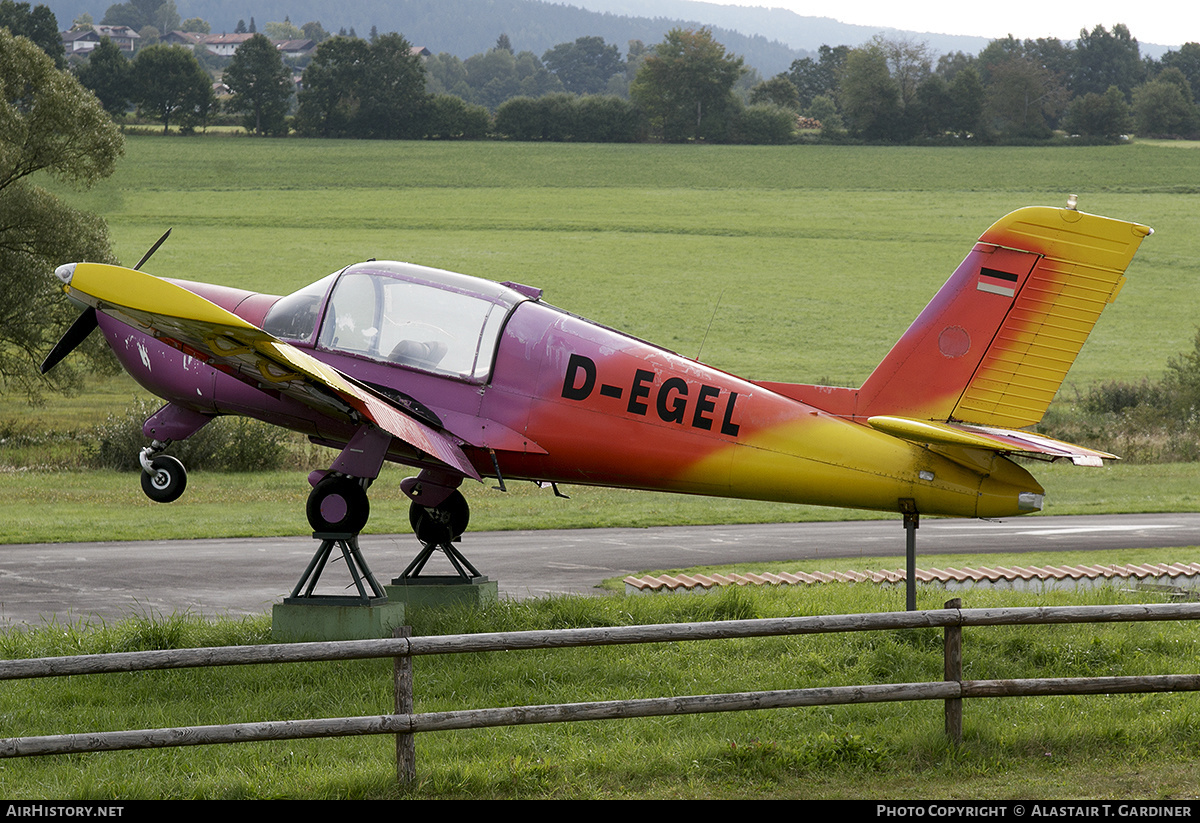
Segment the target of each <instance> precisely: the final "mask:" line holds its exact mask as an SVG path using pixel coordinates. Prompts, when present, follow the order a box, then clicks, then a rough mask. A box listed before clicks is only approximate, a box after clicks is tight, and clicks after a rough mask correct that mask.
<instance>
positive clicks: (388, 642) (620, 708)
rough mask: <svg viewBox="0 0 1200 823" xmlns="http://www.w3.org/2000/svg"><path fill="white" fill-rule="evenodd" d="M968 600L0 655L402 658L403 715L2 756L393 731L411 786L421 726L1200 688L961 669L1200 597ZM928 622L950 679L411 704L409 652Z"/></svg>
mask: <svg viewBox="0 0 1200 823" xmlns="http://www.w3.org/2000/svg"><path fill="white" fill-rule="evenodd" d="M960 606H961V602H960V601H959V600H957V599H955V600H951V601H949V602H947V603H946V607H945V608H944V609H938V610H930V611H904V612H886V613H877V614H851V615H828V616H814V617H786V618H771V619H763V620H728V621H715V622H708V623H672V624H664V625H656V626H620V627H608V628H593V629H558V630H547V631H527V632H496V633H486V634H466V635H443V636H435V637H411V636H409V635H408V633H407V630H401V631H400V632H399V633H398V634H399V636H397V637H393V638H384V639H380V640H346V641H338V642H328V643H290V644H277V645H263V646H229V647H218V648H205V649H177V650H166V651H150V652H127V653H118V654H100V655H77V656H71V657H46V658H37V659H31V660H5V661H0V680H15V679H23V678H34V677H62V676H67V675H84V674H105V673H115V672H134V671H149V670H155V669H180V668H196V667H208V666H238V665H246V664H274V663H299V662H316V661H329V660H356V659H367V658H381V657H391V658H394V661H395V662H394V679H395V695H396V698H395V713H393V714H389V715H381V716H373V717H341V718H325V719H308V720H281V721H266V722H258V723H235V724H226V725H214V726H192V727H187V728H169V729H140V730H132V731H114V732H89V733H84V734H66V735H48V736H42V737H13V738H5V739H0V757H24V756H30V755H50V754H68V753H76V752H98V751H114V750H118V749H151V748H162V747H167V746H198V745H206V744H214V743H245V742H250V741H261V740H290V739H299V738H312V737H341V736H349V735H362V734H394V735H396V773H397V776H398V778H399V779H400V780H401V781H405V782H407V781H411V780H413V779H414V777H415V772H416V754H415V739H414V735H416V734H418V733H421V732H432V731H446V730H450V729H478V728H487V727H494V726H520V725H530V724H537V723H563V722H571V721H579V720H612V719H619V718H631V717H658V716H665V715H678V714H701V713H706V712H728V711H746V710H750V709H777V708H795V707H801V706H825V705H835V704H846V703H882V702H896V701H906V700H942V701H944V702H945V717H946V734H947V735H948V736H949V737H950V739H951V740H953V741H955V742H958V741H961V739H962V709H963V700H964V699H965V698H969V697H1020V696H1033V695H1059V694H1127V693H1134V692H1166V691H1196V690H1200V674H1183V675H1152V676H1143V677H1078V678H1031V679H1023V680H963V679H962V629H963V628H964V627H967V626H1014V625H1025V626H1032V625H1045V624H1067V623H1116V622H1136V621H1155V620H1196V619H1200V603H1167V604H1143V605H1119V606H1065V607H1045V608H1041V607H1033V608H1011V609H962V608H960ZM921 628H927V629H938V628H940V629H942V630H943V632H944V642H945V676H944V679H943V680H941V681H934V682H927V683H889V684H881V685H861V686H836V687H826V688H808V689H786V690H779V691H766V692H739V693H733V694H712V695H691V696H686V697H652V698H644V699H636V700H610V701H597V702H589V703H564V704H550V705H542V706H510V707H506V708H490V709H465V710H461V711H450V712H429V713H423V714H414V713H413V698H412V658H413V657H414V656H417V655H432V654H467V653H474V652H488V651H517V650H527V649H564V648H574V647H581V646H613V645H627V644H634V643H665V642H672V643H673V642H680V641H690V640H724V639H730V638H745V637H772V636H781V635H805V634H825V633H836V632H857V631H890V630H897V629H921Z"/></svg>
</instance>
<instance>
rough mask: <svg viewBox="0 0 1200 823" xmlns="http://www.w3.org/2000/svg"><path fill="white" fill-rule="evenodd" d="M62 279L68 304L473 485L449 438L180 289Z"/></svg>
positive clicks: (143, 282)
mask: <svg viewBox="0 0 1200 823" xmlns="http://www.w3.org/2000/svg"><path fill="white" fill-rule="evenodd" d="M64 268H66V267H64ZM64 275H67V273H63V274H60V275H59V276H60V278H62V279H63V280H64V283H65V284H66V285H65V287H64V288H65V290H66V292H67V294H68V295H69V296H71V297H73V298H75V299H78V300H80V301H82V302H84V303H87V304H88V305H91V306H92V307H94V308H95V309H97V310H98V311H102V312H105V313H106V314H110V315H112V316H114V317H116V318H117V319H119V320H121V321H122V322H125V323H128V324H129V325H131V326H134V327H136V328H142V329H145V330H146V331H148V332H149V333H151V334H153V335H154V336H155V337H157V338H159V339H160V340H164V341H165V342H167V343H169V344H172V345H175V346H176V347H177V348H179V349H180V350H182V351H184V352H185V353H187V354H190V355H192V356H194V357H197V358H198V359H201V360H203V361H205V362H207V363H209V364H210V365H212V366H213V367H214V368H219V369H221V370H222V371H225V372H227V373H230V374H235V375H237V376H239V377H240V378H242V379H243V380H246V381H247V382H250V383H252V384H255V385H258V386H259V387H260V388H269V389H270V390H271V391H278V392H280V393H282V394H285V395H287V396H289V397H292V398H294V399H296V400H298V401H300V402H301V403H304V404H305V405H307V406H309V407H310V408H314V409H316V410H318V411H320V412H322V413H324V414H330V415H332V416H336V417H341V418H348V419H353V418H354V416H355V414H357V415H358V416H360V417H362V418H363V419H365V420H367V421H369V422H371V423H373V424H374V425H376V426H378V427H379V428H381V429H383V430H384V431H386V432H387V433H388V434H390V435H392V436H393V437H396V438H399V439H400V440H402V441H404V442H405V443H407V444H409V445H410V446H412V447H413V448H415V449H417V450H418V451H420V452H422V453H424V454H427V455H429V456H430V457H432V458H434V459H436V460H438V461H440V462H441V463H444V464H445V465H447V466H448V467H450V468H452V469H454V470H455V471H457V472H460V473H461V474H463V475H465V476H467V477H472V478H474V479H476V480H478V479H479V477H480V475H479V473H478V472H477V471H476V470H475V467H474V466H472V465H471V462H470V460H468V459H467V456H466V455H465V454H464V453H463V451H462V449H461V448H460V447H459V444H458V442H457V439H456V438H455V437H453V436H452V435H451V434H450V433H448V432H444V431H439V430H437V429H436V428H434V427H432V426H429V425H427V424H425V423H422V422H421V421H419V420H416V419H415V418H413V417H410V416H409V415H408V414H407V413H406V412H404V410H403V409H401V408H400V407H398V406H396V405H395V404H393V403H392V402H391V401H390V400H388V399H387V398H385V397H383V396H382V395H380V394H378V393H377V392H375V391H373V390H372V389H370V388H369V387H367V386H365V385H363V384H362V383H360V382H358V381H357V380H355V379H353V378H352V377H350V376H349V375H346V374H344V373H342V372H340V371H338V370H337V369H335V368H333V367H332V366H329V365H328V364H326V363H322V362H321V361H320V360H318V359H316V358H315V357H313V356H312V355H310V354H308V353H307V352H305V351H302V350H301V349H299V348H296V347H295V346H292V345H290V344H288V343H285V342H284V341H282V340H280V339H278V338H276V337H274V336H272V335H270V334H268V333H267V332H265V331H263V330H262V329H260V328H258V327H257V326H255V325H254V324H252V323H249V322H247V321H245V320H243V319H242V318H240V317H238V316H237V315H235V314H233V313H231V312H228V311H226V310H225V309H223V308H221V307H220V306H217V305H215V304H213V303H211V302H209V301H208V300H205V299H204V298H203V297H200V296H199V295H196V294H194V293H192V292H190V291H188V290H187V289H185V288H182V287H181V286H177V285H175V284H173V283H169V282H167V281H165V280H162V279H161V278H158V277H154V276H153V275H150V274H146V273H144V272H139V271H134V270H133V269H126V268H123V267H120V266H108V265H103V264H99V263H79V264H76V265H75V266H74V268H73V271H71V272H70V273H69V276H64Z"/></svg>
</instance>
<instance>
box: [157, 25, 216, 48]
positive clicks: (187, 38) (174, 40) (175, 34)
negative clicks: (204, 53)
mask: <svg viewBox="0 0 1200 823" xmlns="http://www.w3.org/2000/svg"><path fill="white" fill-rule="evenodd" d="M205 37H208V35H207V34H201V33H200V32H198V31H179V30H178V29H176V30H175V31H170V32H167V33H166V34H165V35H164V36H163V39H162V41H163V42H164V43H166V44H167V45H168V46H187V47H189V48H191V47H194V46H199V45H202V44H203V43H204V38H205Z"/></svg>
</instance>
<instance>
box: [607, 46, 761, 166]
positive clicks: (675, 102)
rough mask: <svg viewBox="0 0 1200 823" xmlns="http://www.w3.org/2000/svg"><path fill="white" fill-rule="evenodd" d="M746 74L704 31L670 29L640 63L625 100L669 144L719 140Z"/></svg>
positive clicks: (726, 127)
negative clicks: (737, 85)
mask: <svg viewBox="0 0 1200 823" xmlns="http://www.w3.org/2000/svg"><path fill="white" fill-rule="evenodd" d="M744 71H745V69H744V67H743V61H742V58H741V57H735V56H733V55H731V54H728V53H727V52H726V51H725V47H724V46H722V45H721V44H720V43H718V42H717V41H716V40H714V39H713V36H712V32H711V31H709V30H708V29H699V30H696V29H672V30H671V31H669V32H667V36H666V38H665V39H664V40H663V42H661V43H659V44H658V45H657V46H655V48H654V54H652V55H650V56H649V57H647V58H646V59H645V61H644V62H643V63H642V67H641V69H640V70H639V71H638V73H637V77H635V78H634V81H633V83H632V84H631V85H630V88H629V96H630V98H631V99H632V100H633V102H634V103H635V104H637V105H638V106H639V107H641V108H642V109H643V110H644V111H645V112H646V113H647V115H648V116H649V118H650V121H651V124H652V126H653V127H654V128H655V129H656V130H657V131H658V132H659V133H660V134H661V135H662V138H663V139H664V140H667V141H672V142H674V141H682V140H689V139H692V140H723V139H725V137H726V136H727V133H728V128H729V125H730V117H731V115H732V114H734V113H735V112H736V111H737V109H738V104H737V102H736V100H735V98H734V96H733V85H734V83H736V82H737V79H738V78H739V77H741V75H742V73H743V72H744Z"/></svg>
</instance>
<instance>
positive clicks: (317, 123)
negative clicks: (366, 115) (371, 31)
mask: <svg viewBox="0 0 1200 823" xmlns="http://www.w3.org/2000/svg"><path fill="white" fill-rule="evenodd" d="M369 49H370V47H369V46H368V45H367V43H366V42H365V41H362V40H358V39H352V38H349V37H341V36H338V37H333V38H330V39H329V40H326V41H325V42H324V43H322V44H321V45H319V46H317V52H316V54H314V55H313V59H312V62H311V63H309V64H308V68H306V69H305V70H304V77H303V80H302V83H301V85H302V89H301V91H300V106H299V108H298V109H297V111H296V130H297V131H298V132H300V133H302V134H306V135H311V136H315V137H348V136H352V131H353V129H354V128H355V123H356V120H357V118H358V110H359V108H360V106H361V105H362V86H363V83H364V81H365V78H366V71H367V58H368V56H369Z"/></svg>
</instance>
